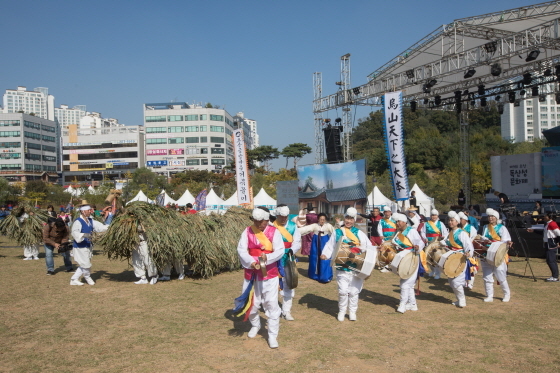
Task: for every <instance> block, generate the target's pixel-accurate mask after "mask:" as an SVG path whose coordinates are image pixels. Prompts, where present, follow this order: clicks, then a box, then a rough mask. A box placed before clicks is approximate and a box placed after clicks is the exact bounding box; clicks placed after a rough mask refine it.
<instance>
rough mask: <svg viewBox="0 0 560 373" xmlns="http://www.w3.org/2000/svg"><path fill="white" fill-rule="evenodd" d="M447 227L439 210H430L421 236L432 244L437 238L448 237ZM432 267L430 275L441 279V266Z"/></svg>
mask: <svg viewBox="0 0 560 373" xmlns="http://www.w3.org/2000/svg"><path fill="white" fill-rule="evenodd" d="M448 233H449V232H448V231H447V227H446V226H445V224H443V223H442V222H441V221H440V220H439V211H438V210H436V209H433V210H432V211H431V212H430V220H428V222H426V224H424V225H423V226H422V231H421V232H420V236H421V237H422V239H423V240H424V243H425V244H426V245H428V244H430V243H431V242H432V241H434V240H435V239H438V238H439V239H443V238H444V237H447V234H448ZM430 267H431V272H430V276H431V277H433V278H434V279H435V280H439V276H440V275H441V271H440V268H439V267H438V266H435V267H432V266H430Z"/></svg>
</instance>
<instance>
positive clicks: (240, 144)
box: [233, 129, 251, 205]
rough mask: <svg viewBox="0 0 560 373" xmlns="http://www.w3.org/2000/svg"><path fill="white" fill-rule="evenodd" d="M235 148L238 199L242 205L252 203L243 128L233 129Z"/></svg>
mask: <svg viewBox="0 0 560 373" xmlns="http://www.w3.org/2000/svg"><path fill="white" fill-rule="evenodd" d="M233 150H234V155H235V178H236V180H237V201H238V202H239V204H240V205H242V204H245V203H251V194H250V191H249V189H250V188H249V170H248V169H247V153H246V151H245V138H244V137H243V130H242V129H236V130H235V131H233Z"/></svg>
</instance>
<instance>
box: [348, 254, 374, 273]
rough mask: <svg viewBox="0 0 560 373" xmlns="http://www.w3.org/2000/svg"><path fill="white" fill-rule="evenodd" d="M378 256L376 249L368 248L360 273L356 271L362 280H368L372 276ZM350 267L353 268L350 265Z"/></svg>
mask: <svg viewBox="0 0 560 373" xmlns="http://www.w3.org/2000/svg"><path fill="white" fill-rule="evenodd" d="M376 258H377V253H376V250H367V251H366V257H365V258H364V262H363V263H362V268H361V269H360V271H359V272H358V273H356V276H358V277H359V278H361V279H362V280H367V279H368V278H369V277H370V276H371V272H372V271H373V267H375V259H376ZM350 269H352V268H351V267H350Z"/></svg>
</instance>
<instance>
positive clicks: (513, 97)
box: [508, 91, 515, 104]
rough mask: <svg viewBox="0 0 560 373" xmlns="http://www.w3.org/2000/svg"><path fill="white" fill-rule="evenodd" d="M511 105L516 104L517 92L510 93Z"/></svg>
mask: <svg viewBox="0 0 560 373" xmlns="http://www.w3.org/2000/svg"><path fill="white" fill-rule="evenodd" d="M508 98H509V103H510V104H513V103H514V102H515V92H513V91H512V92H508Z"/></svg>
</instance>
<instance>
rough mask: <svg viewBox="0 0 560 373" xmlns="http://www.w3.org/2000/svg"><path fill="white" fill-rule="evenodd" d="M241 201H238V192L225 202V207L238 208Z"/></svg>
mask: <svg viewBox="0 0 560 373" xmlns="http://www.w3.org/2000/svg"><path fill="white" fill-rule="evenodd" d="M238 205H239V201H238V200H237V190H236V191H235V193H233V195H232V196H231V197H229V198H228V199H227V200H225V201H224V206H238Z"/></svg>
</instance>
